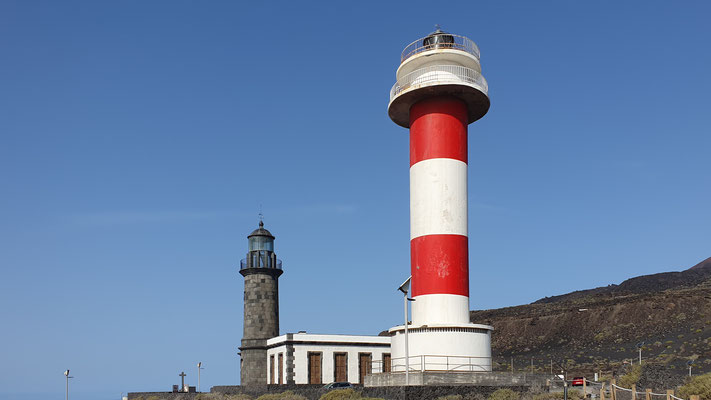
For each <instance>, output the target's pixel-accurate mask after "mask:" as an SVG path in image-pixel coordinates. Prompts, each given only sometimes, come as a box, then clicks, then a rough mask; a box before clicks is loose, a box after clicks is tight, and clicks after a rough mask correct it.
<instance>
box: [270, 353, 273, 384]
mask: <svg viewBox="0 0 711 400" xmlns="http://www.w3.org/2000/svg"><path fill="white" fill-rule="evenodd" d="M269 383H270V384H272V385H273V384H274V354H272V355H271V356H269Z"/></svg>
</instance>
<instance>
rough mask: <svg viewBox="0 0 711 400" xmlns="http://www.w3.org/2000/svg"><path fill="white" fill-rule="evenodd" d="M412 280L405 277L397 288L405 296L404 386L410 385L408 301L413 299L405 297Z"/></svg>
mask: <svg viewBox="0 0 711 400" xmlns="http://www.w3.org/2000/svg"><path fill="white" fill-rule="evenodd" d="M411 280H412V276H410V277H409V278H407V280H406V281H405V282H403V284H402V285H400V287H399V288H397V290H399V291H401V292H402V293H403V294H404V295H405V296H404V299H405V386H409V385H410V343H409V341H408V340H409V338H408V329H407V325H408V322H407V320H408V314H409V313H408V304H407V303H408V301H414V299H408V298H407V293H408V292H409V291H410V281H411Z"/></svg>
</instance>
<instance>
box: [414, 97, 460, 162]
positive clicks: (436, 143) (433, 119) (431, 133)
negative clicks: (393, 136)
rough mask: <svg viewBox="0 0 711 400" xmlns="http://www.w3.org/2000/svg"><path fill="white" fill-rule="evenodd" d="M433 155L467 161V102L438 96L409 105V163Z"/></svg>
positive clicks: (434, 156)
mask: <svg viewBox="0 0 711 400" xmlns="http://www.w3.org/2000/svg"><path fill="white" fill-rule="evenodd" d="M431 158H453V159H455V160H460V161H463V162H465V163H466V162H467V106H466V104H464V102H463V101H461V100H459V99H457V98H455V97H435V98H432V99H426V100H422V101H420V102H418V103H415V104H414V105H413V106H412V107H411V108H410V166H412V165H414V164H415V163H417V162H420V161H422V160H428V159H431Z"/></svg>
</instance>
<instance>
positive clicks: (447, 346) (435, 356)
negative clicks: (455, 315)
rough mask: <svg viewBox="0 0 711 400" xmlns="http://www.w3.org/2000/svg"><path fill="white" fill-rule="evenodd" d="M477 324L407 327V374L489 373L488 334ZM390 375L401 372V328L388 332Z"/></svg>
mask: <svg viewBox="0 0 711 400" xmlns="http://www.w3.org/2000/svg"><path fill="white" fill-rule="evenodd" d="M493 330H494V328H493V327H491V326H488V325H480V324H429V325H420V326H413V325H410V326H408V342H409V346H408V347H409V354H410V356H409V359H408V360H409V365H410V371H411V372H413V371H418V372H426V371H440V372H442V371H450V372H490V371H491V332H492V331H493ZM389 332H390V335H391V352H392V367H391V371H392V372H393V373H397V372H401V373H402V372H405V365H406V362H405V360H406V359H405V328H404V326H402V325H401V326H396V327H394V328H391V329H390V330H389Z"/></svg>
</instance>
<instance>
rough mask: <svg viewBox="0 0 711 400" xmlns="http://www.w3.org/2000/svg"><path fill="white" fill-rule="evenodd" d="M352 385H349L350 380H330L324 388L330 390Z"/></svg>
mask: <svg viewBox="0 0 711 400" xmlns="http://www.w3.org/2000/svg"><path fill="white" fill-rule="evenodd" d="M352 387H353V385H351V383H350V382H332V383H329V384H328V385H326V386H324V387H323V388H324V389H327V390H331V389H347V388H352Z"/></svg>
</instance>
